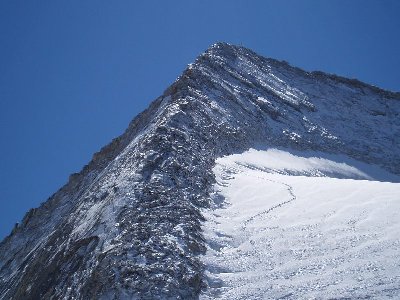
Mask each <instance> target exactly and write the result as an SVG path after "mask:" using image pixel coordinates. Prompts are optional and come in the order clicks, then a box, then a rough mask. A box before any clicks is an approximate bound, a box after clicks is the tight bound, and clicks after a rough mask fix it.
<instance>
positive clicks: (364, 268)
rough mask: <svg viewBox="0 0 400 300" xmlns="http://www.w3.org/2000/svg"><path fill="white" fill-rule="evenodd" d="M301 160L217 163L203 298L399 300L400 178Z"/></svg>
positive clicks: (269, 156)
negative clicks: (207, 283) (205, 290)
mask: <svg viewBox="0 0 400 300" xmlns="http://www.w3.org/2000/svg"><path fill="white" fill-rule="evenodd" d="M291 152H293V151H290V150H287V149H286V150H278V149H273V148H272V149H268V150H264V151H262V150H254V149H251V150H249V151H246V152H244V153H242V154H234V155H229V156H225V157H222V158H219V159H217V162H216V166H215V167H214V173H215V175H216V180H217V182H216V184H215V186H214V189H215V191H214V194H213V198H214V199H215V203H214V206H213V209H211V210H205V211H204V215H205V217H206V219H207V221H206V222H205V223H204V225H203V226H204V227H203V228H204V232H205V236H206V239H207V245H208V246H207V252H206V254H205V255H204V257H203V261H204V263H205V265H206V270H207V271H206V274H207V276H208V281H209V286H210V288H209V290H207V292H206V293H205V294H203V295H202V296H201V298H200V299H216V298H218V299H366V298H371V297H372V298H374V299H393V298H396V297H397V296H398V295H399V284H400V274H399V272H398V268H399V266H400V257H399V256H398V253H399V251H400V240H399V237H400V181H399V179H400V178H399V177H398V176H393V175H392V174H388V173H387V172H385V171H384V170H379V168H377V167H376V166H370V165H365V164H362V163H361V164H360V163H358V166H360V165H361V166H362V167H364V169H363V171H361V170H360V169H359V168H356V167H354V166H353V165H352V164H349V162H353V163H355V164H356V165H357V162H355V161H353V160H351V159H350V160H349V159H346V158H345V157H343V156H340V157H337V156H333V157H332V156H331V160H328V159H326V158H323V157H324V155H323V154H322V153H310V152H306V153H302V152H295V153H291ZM321 156H322V157H321ZM332 159H334V160H332ZM343 161H346V162H343ZM377 179H379V180H381V181H378V180H377ZM386 180H391V181H393V182H387V181H386Z"/></svg>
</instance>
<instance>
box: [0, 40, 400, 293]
mask: <svg viewBox="0 0 400 300" xmlns="http://www.w3.org/2000/svg"><path fill="white" fill-rule="evenodd" d="M399 100H400V95H399V94H398V93H391V92H387V91H383V90H380V89H378V88H376V87H371V86H368V85H366V84H364V83H361V82H359V81H356V80H349V79H345V78H341V77H337V76H333V75H327V74H324V73H321V72H313V73H308V72H304V71H302V70H300V69H298V68H294V67H291V66H289V65H288V64H286V63H284V62H278V61H275V60H272V59H266V58H263V57H260V56H258V55H256V54H255V53H253V52H252V51H250V50H248V49H245V48H242V47H236V46H231V45H228V44H223V43H219V44H216V45H214V46H212V47H211V48H210V49H209V50H207V51H206V52H205V53H204V54H202V55H201V56H200V57H199V58H198V59H197V60H196V62H195V63H194V64H192V65H189V67H188V68H187V69H186V71H185V72H184V73H183V74H182V76H181V77H180V78H178V79H177V81H176V82H175V83H174V84H173V85H172V86H171V87H169V88H168V89H167V90H166V91H165V92H164V94H163V95H162V96H161V97H160V98H158V99H156V100H155V101H154V102H153V103H152V104H151V105H150V107H149V108H148V109H147V110H146V111H144V112H143V113H142V114H140V115H139V116H137V117H136V118H135V119H134V120H133V121H132V123H131V124H130V125H129V127H128V129H127V130H126V132H125V133H124V134H123V135H121V136H120V137H118V138H117V139H115V140H113V141H112V142H111V143H110V144H109V145H108V146H106V147H104V148H103V149H102V150H101V151H100V152H99V153H96V154H95V155H94V157H93V160H92V161H91V162H90V163H89V164H88V165H87V166H85V167H84V168H83V170H82V171H81V172H80V173H79V174H74V175H73V176H71V177H70V180H69V182H68V183H67V184H66V185H65V186H64V187H63V188H61V189H60V190H59V191H58V192H57V193H55V194H54V195H53V196H52V197H51V198H50V199H49V200H48V201H46V202H45V203H43V204H42V205H41V206H40V207H39V208H37V209H33V210H31V211H29V212H28V213H27V215H26V216H25V218H24V219H23V221H22V222H21V224H20V225H19V226H18V227H16V228H15V229H14V230H13V232H12V233H11V234H10V236H8V237H7V238H6V239H5V240H4V241H3V242H2V243H1V244H0V295H1V296H0V298H1V299H59V298H65V299H125V298H126V299H135V298H137V299H196V298H197V297H198V295H199V293H200V291H201V290H202V289H204V288H206V284H205V281H204V280H203V266H202V264H201V262H200V260H199V255H201V254H202V253H204V251H205V246H204V240H203V236H202V230H201V224H202V221H203V217H202V214H201V209H205V208H207V207H208V206H209V204H210V201H211V200H210V193H211V191H212V185H213V183H214V177H213V173H212V167H213V165H214V161H215V158H217V157H219V156H222V155H226V154H230V153H235V152H242V151H245V150H247V149H248V148H249V147H268V146H285V147H292V148H297V149H312V150H321V151H327V152H331V153H343V154H347V155H349V156H351V157H353V158H356V159H358V160H362V161H365V162H369V163H374V164H378V165H380V166H382V167H384V168H386V169H387V170H389V171H391V172H393V173H396V174H400V152H399V151H396V149H399V146H400V140H399V139H398V138H396V137H398V136H400V118H399V114H400V101H399Z"/></svg>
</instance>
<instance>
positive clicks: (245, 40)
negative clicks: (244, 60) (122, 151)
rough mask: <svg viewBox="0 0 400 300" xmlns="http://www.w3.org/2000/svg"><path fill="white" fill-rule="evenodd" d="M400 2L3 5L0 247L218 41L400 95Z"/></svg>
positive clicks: (0, 24)
mask: <svg viewBox="0 0 400 300" xmlns="http://www.w3.org/2000/svg"><path fill="white" fill-rule="evenodd" d="M399 13H400V2H399V1H391V0H386V1H371V0H363V1H361V0H354V1H344V0H341V1H320V0H318V1H317V0H313V1H311V0H310V1H295V0H292V1H278V0H277V1H251V2H249V1H227V0H225V1H211V0H206V1H191V2H189V3H188V1H169V2H162V1H153V0H150V1H146V2H144V1H143V2H141V3H138V2H137V1H135V2H133V1H118V2H116V3H111V2H107V1H93V0H91V1H84V2H82V1H68V2H62V1H43V2H39V3H37V2H36V3H34V2H31V3H30V2H24V3H22V2H18V1H2V2H1V3H0V33H1V34H0V41H1V44H0V45H1V47H0V53H1V55H0V70H1V72H0V122H1V123H0V125H1V126H0V141H1V142H0V143H1V145H0V149H1V150H0V151H1V152H0V155H1V168H0V190H1V191H2V193H1V210H0V238H2V237H4V236H6V235H7V234H8V233H9V232H10V231H11V229H12V227H13V225H14V223H15V222H19V221H20V220H21V219H22V217H23V215H24V214H25V212H26V211H27V210H28V209H29V208H31V207H37V206H38V205H39V204H40V203H41V202H43V201H45V200H46V199H47V198H48V197H49V196H50V195H51V194H52V193H54V192H55V191H56V190H57V189H58V188H60V187H61V186H62V185H63V184H65V183H66V181H67V179H68V176H69V174H71V173H74V172H77V171H79V170H80V169H81V168H82V167H83V165H85V164H86V163H87V162H88V161H89V160H90V159H91V157H92V155H93V153H94V152H96V151H98V150H99V149H100V148H101V147H102V146H104V145H105V144H107V143H108V142H110V141H111V139H112V138H114V137H116V136H118V135H119V134H121V133H122V132H123V130H124V129H125V128H126V127H127V125H128V123H129V121H130V120H131V119H133V117H134V116H136V115H137V114H138V113H139V112H141V111H142V110H144V109H145V108H146V107H147V106H148V105H149V103H150V102H151V101H152V100H154V99H155V98H156V97H157V96H159V95H160V94H162V92H163V91H164V90H165V89H166V88H167V87H168V86H169V85H170V84H171V83H172V82H173V81H174V80H175V79H176V77H177V76H179V75H180V74H181V72H182V71H183V70H184V69H185V67H186V65H187V64H189V63H191V62H193V61H194V59H195V58H196V57H197V56H198V55H199V54H200V53H202V52H203V51H204V50H205V49H206V48H207V47H208V46H209V45H211V44H213V43H215V42H217V41H225V42H228V43H232V44H237V45H243V46H245V47H247V48H250V49H252V50H253V51H255V52H257V53H258V54H260V55H263V56H266V57H271V58H275V59H279V60H286V61H288V62H289V63H290V64H291V65H292V66H297V67H300V68H302V69H305V70H307V71H314V70H320V71H324V72H328V73H334V74H337V75H340V76H344V77H349V78H357V79H359V80H361V81H363V82H366V83H369V84H372V85H376V86H378V87H380V88H384V89H388V90H392V91H399V90H400V82H399V80H400V79H399V76H398V70H399V69H400V57H399V55H398V53H400V39H399V28H400V18H398V15H399Z"/></svg>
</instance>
